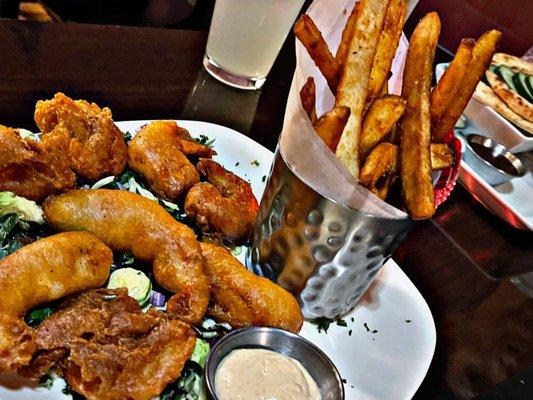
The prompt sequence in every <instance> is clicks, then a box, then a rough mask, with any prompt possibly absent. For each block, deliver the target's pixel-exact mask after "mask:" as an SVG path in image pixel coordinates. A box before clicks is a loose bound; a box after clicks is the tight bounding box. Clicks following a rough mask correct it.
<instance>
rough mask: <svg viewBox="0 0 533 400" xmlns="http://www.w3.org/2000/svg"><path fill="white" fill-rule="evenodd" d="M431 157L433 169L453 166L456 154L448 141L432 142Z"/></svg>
mask: <svg viewBox="0 0 533 400" xmlns="http://www.w3.org/2000/svg"><path fill="white" fill-rule="evenodd" d="M430 158H431V170H432V171H437V170H439V169H444V168H448V167H451V166H452V165H453V163H454V162H455V155H454V153H453V151H452V149H451V148H450V147H449V146H448V145H447V144H446V143H431V146H430Z"/></svg>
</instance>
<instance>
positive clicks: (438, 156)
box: [359, 142, 455, 187]
mask: <svg viewBox="0 0 533 400" xmlns="http://www.w3.org/2000/svg"><path fill="white" fill-rule="evenodd" d="M383 144H386V145H387V146H385V147H383V146H382V145H383ZM390 146H394V148H395V151H396V153H398V146H396V145H393V144H391V143H388V142H385V143H381V144H378V145H377V146H376V147H374V149H373V150H372V151H371V152H370V154H369V155H368V157H367V161H365V163H364V165H363V169H364V170H365V171H364V173H363V169H362V170H361V175H360V176H359V182H360V183H361V184H362V185H363V186H365V187H369V184H368V183H369V182H372V180H369V177H376V178H375V180H377V179H378V178H379V177H380V176H382V175H383V173H385V172H388V173H389V174H390V175H391V176H396V175H398V172H399V163H398V157H397V155H393V154H392V153H393V150H392V149H391V148H390ZM385 152H388V153H391V154H390V155H387V157H391V159H392V160H394V163H393V164H392V165H391V167H390V168H385V167H383V166H382V165H381V163H383V162H385V161H386V159H385V160H383V161H382V160H381V158H382V157H383V155H384V154H385ZM430 153H431V154H430V158H431V171H438V170H441V169H444V168H449V167H451V166H452V165H453V164H454V162H455V155H454V153H453V150H452V149H451V148H450V147H449V146H448V145H447V144H446V143H431V146H430ZM370 157H372V158H370ZM376 168H380V169H381V171H382V173H379V171H375V169H376ZM363 175H365V176H364V177H363ZM375 180H374V181H375Z"/></svg>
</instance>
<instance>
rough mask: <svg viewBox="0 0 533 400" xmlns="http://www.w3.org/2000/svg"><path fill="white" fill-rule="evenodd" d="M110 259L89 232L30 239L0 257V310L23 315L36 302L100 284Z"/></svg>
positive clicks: (0, 311)
mask: <svg viewBox="0 0 533 400" xmlns="http://www.w3.org/2000/svg"><path fill="white" fill-rule="evenodd" d="M112 262H113V254H112V252H111V250H110V249H109V248H108V247H107V246H106V245H104V244H103V243H102V242H101V241H100V240H99V239H98V238H97V237H95V236H94V235H92V234H90V233H88V232H65V233H60V234H57V235H53V236H49V237H46V238H43V239H40V240H37V241H36V242H33V243H30V244H28V245H26V246H24V247H22V248H20V249H19V250H17V251H15V252H14V253H12V254H10V255H8V256H7V257H6V258H3V259H2V260H0V293H4V294H5V296H4V298H3V299H2V301H0V313H5V314H10V315H16V316H18V317H22V316H23V315H24V314H25V313H26V311H27V310H29V309H30V308H31V307H34V306H36V305H38V304H41V303H45V302H49V301H52V300H56V299H60V298H62V297H64V296H66V295H69V294H72V293H77V292H80V291H82V290H86V289H91V288H96V287H99V286H101V285H103V284H104V282H105V281H106V280H107V278H108V277H109V269H110V267H111V263H112Z"/></svg>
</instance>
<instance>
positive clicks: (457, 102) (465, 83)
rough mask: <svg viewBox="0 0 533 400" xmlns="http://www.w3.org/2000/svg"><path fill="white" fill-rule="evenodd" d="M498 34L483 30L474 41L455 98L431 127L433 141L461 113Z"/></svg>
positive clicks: (488, 57)
mask: <svg viewBox="0 0 533 400" xmlns="http://www.w3.org/2000/svg"><path fill="white" fill-rule="evenodd" d="M500 36H501V33H500V32H499V31H497V30H491V31H488V32H485V33H484V34H483V35H482V36H481V37H480V38H479V40H478V41H477V42H476V45H475V46H474V48H473V49H472V57H471V59H470V62H469V63H468V69H467V71H466V74H465V76H464V78H463V80H462V81H461V85H460V86H459V89H458V90H457V94H456V96H455V98H454V99H453V101H451V102H450V104H449V106H448V107H447V108H446V111H445V113H444V114H443V115H442V118H440V120H439V122H438V123H437V124H435V125H434V126H433V127H432V135H433V136H432V137H433V139H434V141H436V142H441V141H442V140H443V139H444V137H445V136H446V134H447V133H448V131H450V129H452V128H453V126H454V125H455V123H456V122H457V120H458V119H459V117H460V116H461V114H462V113H463V111H464V109H465V107H466V105H467V104H468V101H469V100H470V98H471V97H472V94H473V93H474V91H475V90H476V86H477V84H478V82H479V81H480V79H481V78H482V77H483V74H484V73H485V71H486V70H487V68H488V67H489V65H490V62H491V60H492V56H493V54H494V51H495V49H496V44H497V43H498V40H499V39H500Z"/></svg>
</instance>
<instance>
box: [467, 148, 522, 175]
mask: <svg viewBox="0 0 533 400" xmlns="http://www.w3.org/2000/svg"><path fill="white" fill-rule="evenodd" d="M470 147H472V150H474V152H475V153H476V154H477V155H478V156H480V157H481V158H482V159H484V160H485V161H487V162H488V163H489V164H491V165H493V166H495V167H496V168H498V169H499V170H502V171H503V172H506V173H508V174H509V175H519V174H518V171H517V170H516V168H515V166H514V165H513V164H512V163H511V161H509V160H508V159H507V158H505V157H504V156H503V155H501V154H498V155H494V154H493V153H492V150H491V149H489V148H488V147H485V146H483V145H482V144H479V143H470Z"/></svg>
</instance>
